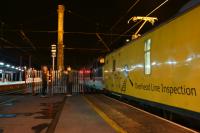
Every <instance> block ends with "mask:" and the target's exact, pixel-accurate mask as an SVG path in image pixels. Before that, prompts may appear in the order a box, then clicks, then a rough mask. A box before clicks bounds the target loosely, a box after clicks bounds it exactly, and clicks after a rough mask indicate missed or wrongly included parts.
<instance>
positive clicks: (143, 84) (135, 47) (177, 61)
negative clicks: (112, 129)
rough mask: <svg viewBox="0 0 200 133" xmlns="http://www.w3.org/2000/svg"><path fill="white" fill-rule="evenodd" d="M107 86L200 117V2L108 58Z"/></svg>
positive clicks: (117, 92) (105, 66)
mask: <svg viewBox="0 0 200 133" xmlns="http://www.w3.org/2000/svg"><path fill="white" fill-rule="evenodd" d="M103 73H104V74H103V75H104V82H105V88H106V89H107V90H108V91H110V92H112V93H115V94H117V95H121V96H127V97H131V98H133V99H137V100H139V101H142V102H145V103H148V104H151V105H154V106H157V107H161V108H164V109H167V110H170V111H176V112H179V113H180V112H186V113H187V114H190V115H191V116H194V117H196V116H198V118H199V119H200V5H198V6H196V7H194V8H193V9H190V10H189V11H187V12H184V13H183V14H181V15H179V16H178V17H176V18H174V19H172V20H170V21H168V22H167V23H165V24H162V25H160V26H159V27H157V28H156V29H154V30H152V31H151V32H148V33H146V34H145V35H144V36H142V37H140V38H138V39H137V40H134V41H132V42H130V43H128V44H127V45H125V46H124V47H122V48H120V49H118V50H116V51H114V52H112V53H111V54H109V55H107V56H106V58H105V65H104V70H103Z"/></svg>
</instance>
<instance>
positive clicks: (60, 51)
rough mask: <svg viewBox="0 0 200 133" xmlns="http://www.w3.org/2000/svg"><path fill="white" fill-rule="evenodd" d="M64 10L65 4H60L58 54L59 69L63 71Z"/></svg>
mask: <svg viewBox="0 0 200 133" xmlns="http://www.w3.org/2000/svg"><path fill="white" fill-rule="evenodd" d="M64 11H65V7H64V6H63V5H58V10H57V12H58V45H57V49H58V55H57V69H58V70H59V71H62V70H63V69H64V51H63V46H64V45H63V34H64V29H63V27H64V24H63V22H64Z"/></svg>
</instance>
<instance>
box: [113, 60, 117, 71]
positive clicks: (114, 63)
mask: <svg viewBox="0 0 200 133" xmlns="http://www.w3.org/2000/svg"><path fill="white" fill-rule="evenodd" d="M115 68H116V61H115V60H113V72H114V71H115Z"/></svg>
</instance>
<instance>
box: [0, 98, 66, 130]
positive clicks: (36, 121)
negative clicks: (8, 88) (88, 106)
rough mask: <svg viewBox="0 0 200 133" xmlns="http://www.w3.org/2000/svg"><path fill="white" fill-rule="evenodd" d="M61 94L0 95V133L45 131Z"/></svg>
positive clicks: (58, 103) (55, 110)
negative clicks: (46, 95)
mask: <svg viewBox="0 0 200 133" xmlns="http://www.w3.org/2000/svg"><path fill="white" fill-rule="evenodd" d="M63 98H64V97H63V96H62V95H59V96H53V97H48V98H41V97H40V96H31V95H14V96H1V97H0V100H1V101H0V116H1V117H0V133H45V132H46V131H47V129H48V127H49V125H50V123H51V121H52V120H53V119H54V116H55V113H56V112H57V108H58V106H59V105H60V103H61V102H62V100H63Z"/></svg>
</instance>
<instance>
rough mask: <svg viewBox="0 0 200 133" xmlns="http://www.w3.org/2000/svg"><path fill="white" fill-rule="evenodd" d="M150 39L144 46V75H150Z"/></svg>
mask: <svg viewBox="0 0 200 133" xmlns="http://www.w3.org/2000/svg"><path fill="white" fill-rule="evenodd" d="M150 50H151V39H148V40H146V41H145V45H144V60H145V64H144V67H145V69H144V73H145V74H151V51H150Z"/></svg>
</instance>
